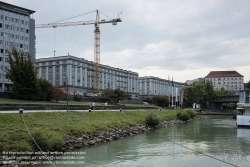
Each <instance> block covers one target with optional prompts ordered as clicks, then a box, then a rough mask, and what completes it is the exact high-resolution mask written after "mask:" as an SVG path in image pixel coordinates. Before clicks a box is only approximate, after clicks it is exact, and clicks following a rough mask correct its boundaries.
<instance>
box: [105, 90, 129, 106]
mask: <svg viewBox="0 0 250 167" xmlns="http://www.w3.org/2000/svg"><path fill="white" fill-rule="evenodd" d="M109 97H110V98H111V99H112V100H113V101H114V102H115V104H117V103H118V102H119V100H124V99H125V98H127V97H128V94H127V93H125V92H124V91H123V90H121V89H120V88H118V89H115V90H112V92H111V94H110V96H109Z"/></svg>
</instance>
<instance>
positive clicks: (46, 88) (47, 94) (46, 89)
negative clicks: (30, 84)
mask: <svg viewBox="0 0 250 167" xmlns="http://www.w3.org/2000/svg"><path fill="white" fill-rule="evenodd" d="M38 84H39V86H40V88H41V91H40V97H41V100H44V101H50V100H51V99H52V97H53V85H52V84H51V83H50V82H49V81H48V80H46V79H42V78H39V79H38Z"/></svg>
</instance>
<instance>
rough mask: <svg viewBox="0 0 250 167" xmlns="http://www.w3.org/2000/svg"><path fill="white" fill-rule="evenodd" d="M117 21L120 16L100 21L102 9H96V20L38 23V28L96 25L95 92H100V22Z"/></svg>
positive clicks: (115, 23)
mask: <svg viewBox="0 0 250 167" xmlns="http://www.w3.org/2000/svg"><path fill="white" fill-rule="evenodd" d="M117 22H122V20H121V19H120V18H119V15H118V18H117V19H111V20H107V21H106V20H101V21H100V11H99V10H96V20H90V21H77V22H64V23H50V24H37V25H36V26H35V27H36V28H57V27H67V26H80V25H90V24H94V25H95V30H94V33H95V37H94V38H95V46H94V91H95V93H99V92H100V28H99V24H105V23H112V24H113V25H117Z"/></svg>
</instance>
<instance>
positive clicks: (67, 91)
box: [63, 77, 69, 111]
mask: <svg viewBox="0 0 250 167" xmlns="http://www.w3.org/2000/svg"><path fill="white" fill-rule="evenodd" d="M63 79H66V93H67V111H68V103H69V98H68V94H69V88H68V77H63Z"/></svg>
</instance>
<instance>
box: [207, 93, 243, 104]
mask: <svg viewBox="0 0 250 167" xmlns="http://www.w3.org/2000/svg"><path fill="white" fill-rule="evenodd" d="M239 99H240V96H239V95H224V96H220V97H216V98H214V99H212V100H211V102H212V103H238V102H239Z"/></svg>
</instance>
